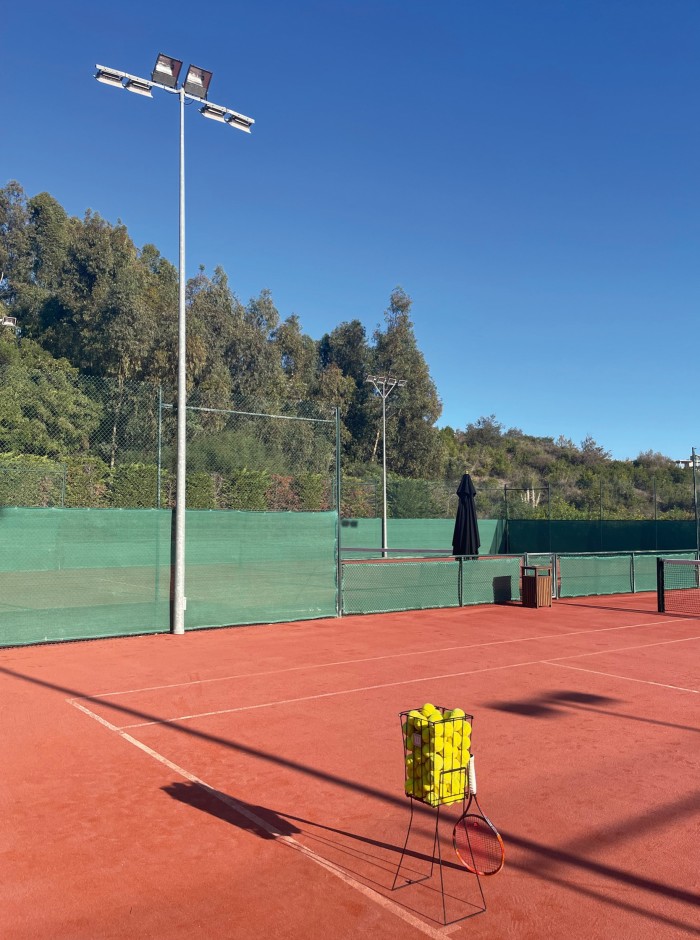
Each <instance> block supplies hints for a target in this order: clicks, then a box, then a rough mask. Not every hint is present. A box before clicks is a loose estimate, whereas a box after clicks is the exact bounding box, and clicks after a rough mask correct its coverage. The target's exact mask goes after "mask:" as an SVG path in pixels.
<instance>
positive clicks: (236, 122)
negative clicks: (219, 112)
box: [226, 111, 255, 134]
mask: <svg viewBox="0 0 700 940" xmlns="http://www.w3.org/2000/svg"><path fill="white" fill-rule="evenodd" d="M226 123H227V124H228V126H229V127H235V128H237V129H238V130H239V131H245V133H246V134H250V129H251V127H252V126H253V124H255V121H254V120H253V119H252V118H249V117H246V116H245V114H237V113H236V112H235V111H229V112H228V113H227V115H226Z"/></svg>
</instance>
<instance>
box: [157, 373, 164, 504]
mask: <svg viewBox="0 0 700 940" xmlns="http://www.w3.org/2000/svg"><path fill="white" fill-rule="evenodd" d="M162 430H163V386H162V385H161V384H160V382H159V383H158V478H157V481H156V509H160V474H161V460H162V451H163V435H162Z"/></svg>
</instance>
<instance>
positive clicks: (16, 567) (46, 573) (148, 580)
mask: <svg viewBox="0 0 700 940" xmlns="http://www.w3.org/2000/svg"><path fill="white" fill-rule="evenodd" d="M170 517H171V513H169V512H164V511H160V512H159V511H158V510H137V509H134V510H129V509H10V508H0V645H3V646H15V645H22V644H26V643H41V642H46V641H52V640H75V639H90V638H94V637H103V636H116V635H126V634H134V633H157V632H160V631H164V630H167V629H168V627H169V616H170V615H169V604H170Z"/></svg>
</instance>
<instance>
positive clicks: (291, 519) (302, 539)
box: [185, 511, 338, 629]
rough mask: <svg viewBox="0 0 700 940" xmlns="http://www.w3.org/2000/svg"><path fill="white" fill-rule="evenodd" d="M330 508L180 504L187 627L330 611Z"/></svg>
mask: <svg viewBox="0 0 700 940" xmlns="http://www.w3.org/2000/svg"><path fill="white" fill-rule="evenodd" d="M337 518H338V517H337V514H336V513H335V512H308V513H305V512H294V513H291V512H290V513H285V512H269V513H268V512H260V513H254V512H250V513H248V512H235V511H232V512H195V511H192V512H188V513H187V530H186V531H187V551H186V556H187V570H186V576H185V593H186V595H187V610H186V612H185V626H186V628H188V629H192V628H195V627H207V626H226V625H228V624H245V623H275V622H282V621H286V620H301V619H304V620H309V619H313V618H314V617H334V616H335V615H336V613H337V583H336V580H337V577H336V576H337V565H336V554H335V543H336V529H337Z"/></svg>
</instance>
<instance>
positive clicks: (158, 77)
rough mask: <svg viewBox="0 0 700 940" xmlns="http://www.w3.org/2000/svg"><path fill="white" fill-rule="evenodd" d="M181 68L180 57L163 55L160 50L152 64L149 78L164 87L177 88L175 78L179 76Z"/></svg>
mask: <svg viewBox="0 0 700 940" xmlns="http://www.w3.org/2000/svg"><path fill="white" fill-rule="evenodd" d="M181 68H182V60H181V59H173V58H172V56H169V55H163V53H162V52H161V53H160V55H159V56H158V58H157V59H156V64H155V65H154V66H153V72H152V73H151V80H152V81H154V82H158V83H159V84H160V85H165V86H166V88H177V80H178V78H179V77H180V69H181Z"/></svg>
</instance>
